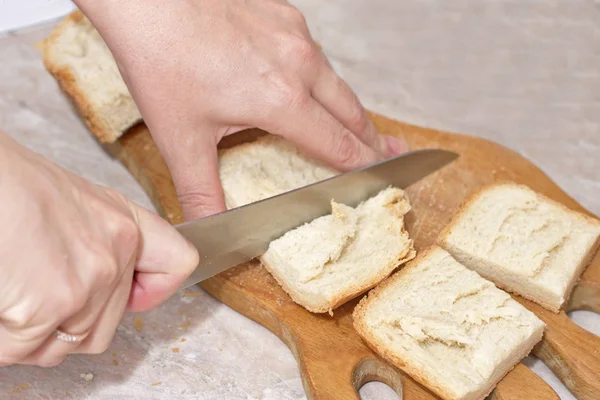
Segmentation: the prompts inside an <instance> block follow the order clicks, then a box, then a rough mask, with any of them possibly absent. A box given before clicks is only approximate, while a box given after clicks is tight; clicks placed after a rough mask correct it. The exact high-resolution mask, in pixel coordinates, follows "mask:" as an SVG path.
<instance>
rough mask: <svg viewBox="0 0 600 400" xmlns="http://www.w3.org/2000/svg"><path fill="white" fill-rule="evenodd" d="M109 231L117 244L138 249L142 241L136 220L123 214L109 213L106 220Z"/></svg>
mask: <svg viewBox="0 0 600 400" xmlns="http://www.w3.org/2000/svg"><path fill="white" fill-rule="evenodd" d="M105 223H106V224H107V229H108V232H109V234H110V235H111V237H112V238H114V239H115V240H116V242H117V243H126V244H130V245H131V246H132V247H136V246H137V244H138V242H139V239H140V230H139V227H138V225H137V223H136V222H135V220H134V219H133V218H131V217H129V216H126V215H124V214H122V213H121V212H112V213H108V215H106V218H105Z"/></svg>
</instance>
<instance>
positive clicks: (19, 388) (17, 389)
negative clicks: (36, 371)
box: [8, 383, 31, 393]
mask: <svg viewBox="0 0 600 400" xmlns="http://www.w3.org/2000/svg"><path fill="white" fill-rule="evenodd" d="M30 388H31V384H30V383H23V384H21V385H19V386H15V387H14V388H12V389H10V390H9V391H8V393H20V392H24V391H25V390H29V389H30Z"/></svg>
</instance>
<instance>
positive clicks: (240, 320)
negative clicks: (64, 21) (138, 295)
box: [0, 0, 600, 400]
mask: <svg viewBox="0 0 600 400" xmlns="http://www.w3.org/2000/svg"><path fill="white" fill-rule="evenodd" d="M293 3H294V4H295V5H297V6H298V7H299V8H300V9H301V10H302V11H303V12H304V13H305V15H306V17H307V20H308V23H309V26H310V28H311V31H312V33H313V35H314V36H315V38H316V39H317V40H318V41H319V42H320V43H321V44H322V45H323V48H324V50H325V52H326V53H327V55H328V56H329V57H330V59H331V62H332V64H333V65H334V67H335V68H336V70H337V71H339V73H340V74H341V75H342V76H343V77H344V78H345V79H346V80H347V81H348V82H349V83H350V85H351V86H352V87H353V88H354V89H355V91H356V92H357V93H358V95H359V97H360V98H361V99H362V101H363V103H364V104H365V106H366V107H367V108H369V109H371V110H373V111H376V112H379V113H381V114H384V115H387V116H390V117H393V118H396V119H400V120H404V121H407V122H412V123H416V124H419V125H425V126H429V127H434V128H439V129H444V130H449V131H455V132H462V133H469V134H472V135H478V136H482V137H485V138H488V139H491V140H494V141H497V142H499V143H502V144H504V145H506V146H508V147H511V148H512V149H514V150H516V151H518V152H520V153H521V154H523V155H524V156H526V157H528V158H529V159H531V160H532V161H534V162H535V163H537V165H538V166H540V167H541V168H542V169H543V170H544V171H545V172H546V173H547V174H549V175H550V176H551V177H552V178H553V179H554V180H555V181H556V182H557V183H558V184H559V185H560V186H561V187H563V188H564V189H565V190H566V191H567V192H568V193H569V194H570V195H571V196H573V197H575V198H576V199H577V200H578V201H579V202H580V203H581V204H582V205H584V206H585V207H587V208H588V209H589V210H591V211H593V212H594V213H596V214H598V215H600V160H599V157H600V3H599V2H598V1H597V0H596V1H592V0H587V1H584V0H570V1H567V0H565V1H554V2H533V1H530V2H524V1H512V0H504V1H498V0H495V1H479V2H472V1H465V0H454V1H452V2H446V1H443V0H430V1H426V2H424V1H420V0H402V1H387V0H369V1H366V0H329V1H327V2H324V1H322V0H296V1H293ZM50 27H51V25H50V26H43V27H37V28H35V29H32V30H29V31H27V32H20V33H15V34H11V35H8V36H6V37H3V38H0V129H1V130H3V131H5V132H7V133H8V134H10V135H12V136H13V137H15V138H17V139H18V140H19V141H21V142H22V143H23V144H25V145H27V146H29V147H30V148H32V149H34V150H35V151H38V152H40V153H42V154H44V155H46V156H47V157H49V158H51V159H52V160H54V161H56V162H58V163H60V164H61V165H63V166H65V167H67V168H69V169H71V170H73V171H75V172H77V173H79V174H81V175H83V176H85V177H87V178H89V179H91V180H93V181H95V182H98V183H100V184H103V185H106V186H110V187H113V188H116V189H118V190H120V191H122V192H123V193H125V194H126V195H128V196H129V197H130V198H131V199H133V200H134V201H136V202H138V203H140V204H142V205H144V206H146V207H149V208H152V205H151V204H150V202H149V200H148V199H147V197H146V196H145V194H144V192H143V191H142V189H141V188H140V187H139V185H137V183H136V182H135V181H134V180H133V178H132V177H131V176H129V174H128V173H127V172H126V170H125V169H124V168H123V167H122V166H121V165H120V164H119V163H117V162H116V161H114V160H111V159H110V158H109V157H108V156H107V155H106V154H105V153H104V152H103V151H102V150H101V149H100V148H99V147H98V146H97V144H96V143H95V141H94V140H93V139H92V138H91V136H90V135H89V133H88V132H87V130H86V128H85V127H84V125H83V124H82V122H81V121H80V120H79V118H78V117H77V116H76V114H75V113H74V112H73V111H72V109H71V108H70V106H69V104H68V102H67V101H66V100H65V99H64V98H63V96H62V95H61V93H60V92H59V90H58V88H57V86H56V83H55V82H54V80H53V79H52V78H51V77H50V76H49V74H47V73H46V71H45V70H44V68H43V66H42V63H41V61H40V54H39V51H38V50H37V49H36V48H35V44H36V43H37V42H38V41H39V40H40V39H42V38H43V37H44V36H45V35H46V34H47V33H48V32H49V30H50ZM197 290H198V291H197V292H194V293H188V294H181V295H176V296H174V297H173V298H172V299H171V300H170V301H168V302H167V303H166V304H165V305H163V306H162V307H160V308H158V309H156V310H153V311H152V312H148V313H145V314H143V315H141V320H139V321H138V322H137V323H134V317H135V316H133V315H127V316H126V317H125V319H124V321H123V323H122V325H121V326H120V328H119V329H118V331H117V334H116V337H115V340H114V343H113V345H112V347H111V348H110V350H109V351H108V352H106V353H105V354H102V355H99V356H94V357H92V356H72V357H70V358H68V359H67V361H65V362H64V363H63V364H62V365H61V366H59V367H56V368H52V369H41V368H34V367H21V366H15V367H8V368H3V369H0V398H21V399H63V398H77V399H82V398H95V399H188V398H189V399H273V400H281V399H304V398H305V395H304V392H303V390H302V384H301V381H300V377H299V374H298V371H297V368H296V365H295V361H294V359H293V356H292V354H291V352H290V351H289V350H288V349H287V348H286V346H285V345H284V344H283V343H281V342H280V341H279V340H278V339H277V338H276V337H275V336H274V335H273V334H271V333H270V332H268V331H266V329H264V328H262V327H261V326H258V325H257V324H255V323H253V322H252V321H250V320H248V319H247V318H245V317H243V316H241V315H239V314H237V313H236V312H234V311H232V310H231V309H229V308H228V307H226V306H224V305H223V304H221V303H219V302H217V301H216V300H214V299H213V298H211V297H210V296H208V295H206V294H204V292H202V291H201V290H200V289H197ZM573 319H574V320H575V321H576V322H577V323H579V324H580V325H582V326H583V327H584V328H586V329H588V330H590V331H592V332H594V333H596V334H600V318H599V317H598V316H597V315H596V314H593V313H590V312H576V313H574V315H573ZM140 322H143V323H140ZM526 363H527V364H528V365H530V366H531V367H532V369H533V370H534V371H535V372H536V373H538V374H540V375H541V376H542V377H543V378H544V379H545V380H547V381H548V382H550V383H551V385H552V386H553V387H554V388H555V390H556V391H557V392H558V393H559V395H560V396H561V398H562V399H572V398H573V397H572V396H571V395H570V394H569V393H568V392H567V391H566V390H565V389H564V387H563V386H562V385H561V384H560V383H559V382H558V381H557V379H556V378H555V377H554V376H553V375H552V373H551V372H550V371H549V370H548V369H547V368H545V366H544V365H543V364H541V363H540V362H537V361H536V360H534V359H532V358H528V359H527V360H526ZM82 374H92V375H93V378H92V375H88V379H90V378H92V379H91V380H89V381H88V380H86V379H85V377H84V376H83V375H82ZM361 394H362V396H363V398H364V399H381V400H385V399H394V398H397V397H396V396H395V395H394V394H392V393H391V390H389V389H388V388H387V387H385V386H384V385H382V384H375V383H373V384H368V385H367V386H365V387H364V388H363V389H362V390H361Z"/></svg>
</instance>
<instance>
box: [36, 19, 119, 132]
mask: <svg viewBox="0 0 600 400" xmlns="http://www.w3.org/2000/svg"><path fill="white" fill-rule="evenodd" d="M84 19H85V16H84V15H83V13H82V12H81V11H79V10H75V11H73V12H72V13H71V14H69V15H67V16H66V17H65V18H64V19H63V20H62V21H61V22H60V23H59V24H58V25H57V26H56V28H54V30H53V31H52V32H51V33H50V35H49V36H48V38H46V39H45V40H44V41H43V42H42V50H43V63H44V66H45V68H46V70H47V71H48V72H49V73H50V74H51V75H52V76H53V77H54V79H56V81H57V82H58V85H59V87H60V88H61V90H62V91H63V93H65V94H66V95H67V97H68V98H69V100H70V101H71V104H73V106H74V107H75V109H76V110H77V112H78V113H79V115H80V116H81V117H82V118H83V120H84V122H85V124H86V125H87V127H88V129H89V130H90V131H91V132H92V134H93V135H94V136H95V137H96V138H97V139H98V140H99V141H100V142H101V143H111V142H114V141H115V140H117V139H118V135H115V133H114V132H113V131H112V130H111V129H110V128H109V127H108V125H107V123H106V122H105V121H104V120H103V119H102V117H101V116H99V115H98V113H97V112H96V111H95V110H94V108H93V107H92V106H91V104H90V103H89V101H88V99H87V96H86V95H85V93H84V92H83V90H82V89H81V87H80V86H79V85H77V82H76V79H75V76H74V75H73V72H72V71H71V70H70V69H69V68H68V67H65V66H59V65H56V64H55V63H54V62H53V61H52V57H51V55H50V53H51V48H52V46H53V45H54V44H55V43H56V40H58V38H59V37H60V35H61V34H62V32H63V30H64V29H65V28H66V27H67V26H69V25H73V24H75V25H76V24H80V23H81V22H82V21H83V20H84Z"/></svg>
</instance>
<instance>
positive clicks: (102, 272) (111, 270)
mask: <svg viewBox="0 0 600 400" xmlns="http://www.w3.org/2000/svg"><path fill="white" fill-rule="evenodd" d="M92 266H93V269H94V273H95V278H96V280H97V281H98V282H100V283H104V284H107V285H110V284H112V283H114V282H116V281H117V280H118V279H119V277H120V276H121V269H120V268H119V265H118V264H117V262H116V261H115V260H114V259H113V258H112V257H107V256H96V257H95V258H94V263H93V264H92Z"/></svg>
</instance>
